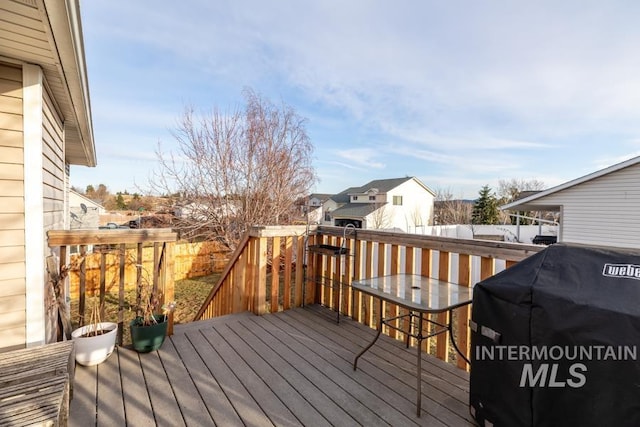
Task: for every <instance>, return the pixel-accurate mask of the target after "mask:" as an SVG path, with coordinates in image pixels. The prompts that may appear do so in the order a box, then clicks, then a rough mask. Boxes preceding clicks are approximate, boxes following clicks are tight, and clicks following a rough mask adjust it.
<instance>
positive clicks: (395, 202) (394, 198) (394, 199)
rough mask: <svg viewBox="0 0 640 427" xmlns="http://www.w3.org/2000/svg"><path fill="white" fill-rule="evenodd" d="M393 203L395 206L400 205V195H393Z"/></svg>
mask: <svg viewBox="0 0 640 427" xmlns="http://www.w3.org/2000/svg"><path fill="white" fill-rule="evenodd" d="M393 204H394V205H395V206H402V196H393Z"/></svg>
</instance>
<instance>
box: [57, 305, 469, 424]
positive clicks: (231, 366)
mask: <svg viewBox="0 0 640 427" xmlns="http://www.w3.org/2000/svg"><path fill="white" fill-rule="evenodd" d="M374 332H375V331H373V330H371V329H369V328H367V327H365V326H363V325H360V324H358V323H356V322H354V321H351V320H350V319H348V318H343V319H341V321H340V324H339V325H338V324H336V323H335V313H334V312H330V311H328V310H327V309H325V308H322V307H319V306H311V307H306V308H300V309H294V310H288V311H285V312H281V313H276V314H268V315H264V316H255V315H253V314H250V313H244V314H236V315H229V316H224V317H220V318H217V319H213V320H207V321H201V322H195V323H191V324H187V325H176V328H175V334H174V335H173V336H172V337H170V338H168V339H167V340H166V341H165V343H164V344H163V346H162V348H161V349H160V350H159V351H157V352H153V353H148V354H138V353H136V352H134V351H132V350H129V349H127V348H120V349H118V350H117V351H116V352H114V354H112V355H111V357H109V359H108V360H107V361H106V362H104V363H103V364H101V365H99V366H97V367H92V368H86V367H82V366H78V367H77V368H76V375H75V388H74V396H73V400H72V401H71V409H70V420H69V425H71V426H82V427H86V426H90V425H101V426H124V425H130V426H136V427H138V426H154V425H158V426H183V425H186V426H213V425H218V426H225V427H226V426H236V425H237V426H242V425H246V426H271V425H277V426H294V425H305V426H314V427H315V426H323V425H334V426H356V425H365V426H384V425H391V426H416V425H422V426H470V425H474V424H473V422H472V419H471V417H470V416H469V412H468V407H467V405H468V389H469V387H468V385H469V380H468V378H469V377H468V374H467V373H466V372H464V371H462V370H460V369H457V368H455V367H454V366H452V365H449V364H447V363H444V362H442V361H440V360H438V359H435V358H432V357H429V356H424V359H423V362H422V365H423V373H422V375H423V383H422V387H423V388H422V393H423V395H422V416H421V417H420V418H418V417H417V416H416V410H415V397H416V395H415V383H416V380H415V363H416V360H415V349H409V350H407V349H406V348H405V347H404V346H403V345H402V344H401V343H399V342H396V341H394V340H392V339H390V338H388V337H386V336H382V337H381V338H380V340H379V341H378V342H377V343H376V345H375V346H373V348H372V349H371V350H370V351H369V352H367V353H366V354H365V355H364V356H363V357H362V358H361V359H360V361H359V362H358V370H357V371H355V372H354V371H353V368H352V362H353V358H354V356H355V354H357V353H358V352H359V351H360V350H361V349H362V348H363V347H364V346H365V345H366V344H367V343H368V342H370V340H371V339H372V338H373V335H374Z"/></svg>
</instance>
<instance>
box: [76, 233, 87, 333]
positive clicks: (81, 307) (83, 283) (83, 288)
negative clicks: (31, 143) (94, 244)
mask: <svg viewBox="0 0 640 427" xmlns="http://www.w3.org/2000/svg"><path fill="white" fill-rule="evenodd" d="M86 256H87V245H80V291H79V292H80V298H79V303H78V311H79V313H80V319H79V326H84V315H85V306H86V293H87V265H86V263H85V257H86Z"/></svg>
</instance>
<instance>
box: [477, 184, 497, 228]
mask: <svg viewBox="0 0 640 427" xmlns="http://www.w3.org/2000/svg"><path fill="white" fill-rule="evenodd" d="M471 223H472V224H498V199H496V196H495V194H493V193H492V192H491V188H490V187H489V186H488V185H485V186H484V187H482V189H481V190H480V192H479V197H478V199H477V200H476V201H475V203H474V204H473V212H472V213H471Z"/></svg>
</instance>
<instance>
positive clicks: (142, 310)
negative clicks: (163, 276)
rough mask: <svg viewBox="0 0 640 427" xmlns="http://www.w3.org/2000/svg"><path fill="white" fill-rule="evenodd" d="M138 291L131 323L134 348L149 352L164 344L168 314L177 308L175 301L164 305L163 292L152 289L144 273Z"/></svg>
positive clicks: (139, 266)
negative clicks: (134, 313) (134, 315)
mask: <svg viewBox="0 0 640 427" xmlns="http://www.w3.org/2000/svg"><path fill="white" fill-rule="evenodd" d="M136 267H137V268H138V269H139V270H140V274H141V275H140V280H139V281H138V288H137V293H136V317H135V318H134V319H133V320H132V321H131V322H130V323H129V331H130V333H131V342H132V344H133V348H134V349H135V350H136V351H138V352H140V353H148V352H150V351H154V350H157V349H159V348H160V346H162V343H163V342H164V338H165V336H166V335H167V326H168V323H167V319H168V315H169V313H170V312H171V311H173V309H174V308H175V302H171V303H168V304H164V305H162V293H161V292H160V291H158V290H155V289H152V287H151V285H150V281H149V280H148V279H147V277H145V276H144V275H142V271H143V267H142V266H141V265H137V266H136Z"/></svg>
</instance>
